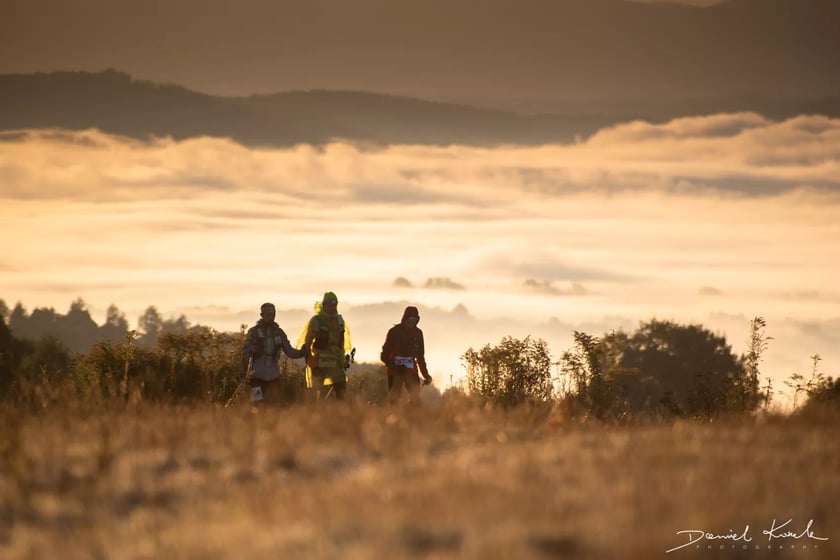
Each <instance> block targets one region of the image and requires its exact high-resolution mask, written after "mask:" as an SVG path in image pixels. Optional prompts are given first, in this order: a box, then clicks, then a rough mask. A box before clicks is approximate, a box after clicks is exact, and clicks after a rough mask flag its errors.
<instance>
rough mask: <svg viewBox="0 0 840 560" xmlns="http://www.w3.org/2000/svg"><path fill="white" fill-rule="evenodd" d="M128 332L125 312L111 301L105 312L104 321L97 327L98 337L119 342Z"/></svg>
mask: <svg viewBox="0 0 840 560" xmlns="http://www.w3.org/2000/svg"><path fill="white" fill-rule="evenodd" d="M127 334H128V320H126V318H125V313H123V312H122V311H120V310H119V309H118V308H117V306H116V305H114V304H113V303H112V304H111V305H109V306H108V310H107V311H106V312H105V323H104V324H103V325H102V326H101V327H99V338H100V339H101V340H107V341H110V342H121V341H123V340H125V337H126V335H127Z"/></svg>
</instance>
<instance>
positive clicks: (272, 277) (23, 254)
mask: <svg viewBox="0 0 840 560" xmlns="http://www.w3.org/2000/svg"><path fill="white" fill-rule="evenodd" d="M838 177H840V120H832V119H828V118H825V117H818V116H812V117H798V118H795V119H791V120H788V121H785V122H773V121H770V120H767V119H765V118H763V117H761V116H758V115H755V114H751V113H742V114H732V115H716V116H709V117H696V118H685V119H678V120H674V121H671V122H668V123H664V124H660V125H653V124H648V123H643V122H635V123H628V124H623V125H619V126H616V127H614V128H610V129H606V130H602V131H601V132H599V133H598V134H596V135H595V136H593V137H592V138H590V139H589V140H586V141H581V142H578V143H576V144H572V145H550V146H542V147H517V146H510V147H500V148H475V147H465V146H449V147H429V146H390V147H387V148H383V149H378V150H373V149H369V148H366V149H362V148H359V147H357V146H353V145H350V144H346V143H340V142H337V143H333V144H329V145H327V146H324V147H313V146H298V147H294V148H290V149H255V148H247V147H243V146H242V145H239V144H236V143H234V142H231V141H229V140H225V139H214V138H197V139H192V140H186V141H181V142H177V141H172V140H168V139H161V140H154V141H149V142H139V141H136V140H130V139H126V138H120V137H115V136H109V135H106V134H103V133H100V132H97V131H86V132H67V131H52V132H50V131H37V132H36V131H22V132H17V133H9V132H7V133H2V138H0V204H2V208H3V213H2V219H0V239H2V241H1V242H0V298H3V299H5V300H6V302H7V304H9V305H10V306H11V305H14V303H15V302H16V301H22V302H23V303H24V305H25V306H26V307H27V308H28V309H29V310H30V311H31V309H32V308H33V307H36V306H53V307H55V308H56V309H57V310H58V311H61V312H64V311H66V309H67V308H68V307H69V305H70V302H71V301H72V300H74V299H75V298H77V297H82V298H83V299H84V300H85V301H86V302H87V303H88V305H89V307H90V308H91V310H92V312H93V316H94V319H95V320H97V321H98V322H100V323H101V322H102V321H103V320H104V316H105V309H106V308H107V306H108V305H109V304H111V303H114V304H116V305H117V306H118V307H120V309H122V310H123V311H125V312H126V314H127V316H128V318H129V320H130V322H131V324H132V326H134V325H136V319H137V317H138V316H139V315H140V313H142V311H143V309H145V307H147V306H148V305H156V306H157V307H158V309H159V310H160V311H161V312H162V314H163V315H164V316H165V317H170V316H177V315H179V314H181V313H185V314H186V315H187V317H188V318H189V319H190V320H192V322H193V323H195V322H200V323H202V324H206V325H210V326H213V327H216V328H218V329H223V330H236V329H238V328H239V325H240V324H242V323H251V322H252V321H254V320H255V319H256V318H257V314H258V311H257V310H258V307H259V305H260V304H261V303H262V302H263V301H272V302H274V303H276V304H277V306H278V321H279V322H280V324H281V326H283V327H284V328H285V329H286V330H287V331H289V332H290V333H293V334H297V331H298V329H299V328H300V325H301V324H302V320H303V318H304V317H305V316H306V314H307V313H308V311H309V310H310V309H311V307H312V304H313V303H314V301H315V300H316V299H318V298H319V297H320V295H321V294H322V293H323V292H324V291H327V290H331V291H335V292H336V293H337V294H338V295H339V298H340V300H341V303H340V309H341V311H342V312H343V313H344V315H345V317H346V318H347V320H348V323H349V325H350V327H351V329H353V336H354V341H355V343H356V346H357V347H358V349H359V354H358V356H359V358H360V359H361V360H371V361H373V360H376V359H378V353H379V349H380V347H381V344H382V340H384V333H385V331H386V330H387V328H388V327H389V326H390V325H391V324H392V323H395V322H397V321H398V320H399V316H400V312H401V309H402V305H404V304H405V303H406V302H410V303H412V304H418V305H419V306H420V308H421V315H423V320H422V321H421V327H422V328H424V330H425V332H426V337H427V341H428V342H427V346H428V347H429V363H430V368H431V371H432V372H433V374H434V375H435V376H436V378H437V379H438V381H439V382H443V381H447V380H448V377H449V375H450V374H453V375H456V376H457V375H460V370H459V361H458V357H459V356H460V354H461V353H463V351H464V350H466V348H467V347H469V346H483V345H484V344H486V343H493V344H495V343H496V342H498V340H499V339H500V338H501V337H502V336H505V335H512V336H516V337H524V336H527V335H532V336H539V337H542V338H544V339H546V340H547V342H548V343H549V347H550V349H551V350H552V351H553V353H554V354H555V357H557V356H559V355H560V353H561V352H562V351H563V350H565V349H567V348H569V347H570V346H571V344H572V339H571V334H572V331H573V330H574V329H578V330H585V331H586V332H589V333H590V334H594V335H601V334H603V333H605V332H608V331H610V330H613V329H618V328H624V329H625V330H628V329H629V330H632V329H634V328H635V327H636V326H637V325H638V322H639V321H643V320H648V319H651V318H654V317H656V318H659V319H672V320H675V321H678V322H682V323H687V322H695V323H701V324H703V325H704V326H706V327H708V328H711V329H712V330H715V331H718V332H721V333H723V334H725V335H726V337H727V340H728V341H729V342H730V344H732V346H733V349H734V350H735V351H736V352H739V353H740V352H743V351H744V350H745V345H746V340H747V334H748V333H747V325H748V322H749V320H750V319H751V318H752V317H754V316H763V317H765V318H766V319H767V321H768V328H767V334H768V335H770V336H772V337H774V340H773V341H771V343H770V348H769V350H768V353H767V355H766V360H765V362H764V364H763V370H764V371H765V373H766V374H768V375H772V376H774V377H775V378H776V379H777V382H779V385H780V380H781V379H783V378H785V377H787V376H788V375H789V374H790V373H792V372H793V371H799V372H801V373H807V372H808V370H809V368H810V365H809V364H810V360H809V357H810V356H811V355H813V354H820V355H822V357H823V359H824V360H823V362H822V364H823V366H824V369H825V370H827V371H826V373H828V374H834V375H836V374H837V373H838V367H840V350H838V349H840V344H838V343H840V287H838V284H837V278H840V264H838V263H840V243H838V241H840V221H838V220H837V216H838V215H840V179H838ZM399 277H402V278H405V279H407V280H408V281H409V283H410V286H394V281H395V279H397V278H399ZM429 279H443V280H432V281H431V282H429ZM446 279H448V280H446ZM461 288H462V289H461ZM459 306H463V308H462V307H459ZM464 308H466V311H465V310H464ZM354 316H355V321H354Z"/></svg>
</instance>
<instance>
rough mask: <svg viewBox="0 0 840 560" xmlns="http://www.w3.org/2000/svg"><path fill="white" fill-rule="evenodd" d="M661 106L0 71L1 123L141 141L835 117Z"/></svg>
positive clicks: (568, 138) (521, 131)
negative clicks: (471, 100)
mask: <svg viewBox="0 0 840 560" xmlns="http://www.w3.org/2000/svg"><path fill="white" fill-rule="evenodd" d="M704 103H705V104H704ZM660 109H661V110H658V111H647V112H645V111H644V110H638V109H636V110H621V109H620V108H619V109H616V108H610V107H605V109H604V111H602V112H599V113H574V112H570V113H567V114H519V113H514V112H509V111H503V110H499V109H485V108H477V107H473V106H467V105H461V104H455V103H448V102H443V101H434V100H424V99H420V98H411V97H403V96H397V95H391V94H381V93H374V92H362V91H339V90H319V89H313V90H293V91H285V92H277V93H273V94H255V95H249V96H213V95H209V94H204V93H200V92H195V91H192V90H190V89H187V88H185V87H183V86H180V85H177V84H158V83H155V82H151V81H148V80H137V79H134V78H132V77H131V76H130V75H129V74H126V73H124V72H119V71H116V70H106V71H103V72H98V73H90V72H55V73H36V74H17V75H0V130H19V129H33V128H64V129H70V130H81V129H89V128H97V129H100V130H102V131H104V132H107V133H113V134H120V135H124V136H128V137H132V138H139V139H146V138H149V137H151V136H156V137H167V136H168V137H172V138H174V139H185V138H192V137H198V136H216V137H226V138H231V139H233V140H235V141H237V142H240V143H242V144H244V145H249V146H261V145H266V146H289V145H294V144H299V143H309V144H324V143H327V142H331V141H334V140H349V141H355V142H363V143H364V142H366V143H373V144H438V145H446V144H468V145H480V146H492V145H499V144H524V145H535V144H546V143H567V142H572V141H575V140H576V139H578V138H585V137H587V136H588V135H590V134H592V133H594V132H596V131H597V130H599V129H601V128H603V127H605V126H610V125H614V124H618V123H621V122H626V121H629V120H635V119H645V120H649V121H651V122H662V121H666V120H670V119H672V118H677V117H681V116H691V115H702V114H710V113H720V112H739V111H754V112H758V113H761V114H764V115H765V116H768V117H770V118H777V119H781V118H787V117H791V116H795V115H797V114H801V113H821V114H826V115H828V116H840V98H825V99H822V100H820V99H812V100H809V101H802V100H773V99H772V98H752V99H743V100H740V101H739V100H737V99H734V100H720V101H715V100H711V101H706V102H699V103H695V104H694V106H693V107H692V106H690V104H689V106H686V107H680V106H676V107H671V108H668V107H664V108H660Z"/></svg>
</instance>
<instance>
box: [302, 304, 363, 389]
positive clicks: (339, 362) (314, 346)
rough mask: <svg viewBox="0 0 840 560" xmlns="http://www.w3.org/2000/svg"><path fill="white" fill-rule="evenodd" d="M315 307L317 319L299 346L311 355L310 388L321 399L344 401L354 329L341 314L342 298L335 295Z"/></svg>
mask: <svg viewBox="0 0 840 560" xmlns="http://www.w3.org/2000/svg"><path fill="white" fill-rule="evenodd" d="M320 304H321V305H320V309H318V304H316V305H315V315H313V316H312V318H311V319H309V322H308V323H307V324H306V326H305V327H304V329H303V332H301V335H300V337H299V338H298V341H297V342H298V345H299V346H301V348H302V349H303V348H306V349H308V351H309V356H308V357H307V359H306V366H307V367H306V386H307V387H309V388H310V389H313V390H314V391H316V395H317V398H319V399H324V398H327V397H328V396H331V395H332V396H334V397H335V398H337V399H343V398H344V394H345V392H346V389H347V371H346V370H347V367H348V366H349V363H348V362H349V360H350V359H351V349H352V348H353V343H352V341H351V339H350V329H349V328H348V327H347V323H346V322H345V321H344V318H343V317H342V316H341V315H340V314H339V313H338V297H337V296H336V295H335V294H334V293H333V292H327V293H325V294H324V298H323V299H322V300H321V302H320Z"/></svg>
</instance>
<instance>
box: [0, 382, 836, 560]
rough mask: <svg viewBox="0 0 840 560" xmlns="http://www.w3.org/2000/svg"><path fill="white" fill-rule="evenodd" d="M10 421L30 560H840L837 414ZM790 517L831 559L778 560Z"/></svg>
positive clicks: (3, 441)
mask: <svg viewBox="0 0 840 560" xmlns="http://www.w3.org/2000/svg"><path fill="white" fill-rule="evenodd" d="M0 420H2V427H0V558H4V559H10V560H12V559H42V558H67V559H71V560H72V559H89V558H108V559H152V558H155V559H157V558H173V559H228V558H231V559H233V558H236V559H239V558H253V559H262V558H265V559H272V560H274V559H278V558H331V559H332V558H414V557H426V558H482V559H488V558H489V559H492V558H605V559H615V558H622V559H623V558H626V559H649V558H688V557H690V558H714V559H723V558H725V559H730V558H756V559H757V558H780V559H786V558H791V559H809V560H810V559H830V558H838V557H840V545H838V543H840V507H838V504H840V438H838V437H837V435H836V430H835V426H836V425H837V421H838V420H840V418H838V416H837V415H836V414H827V415H825V416H820V415H818V414H812V415H811V416H809V417H805V416H801V417H790V418H783V417H772V416H759V417H742V418H740V419H731V420H725V419H724V420H718V421H715V422H694V421H676V422H669V423H654V422H648V423H645V422H637V423H631V424H627V425H622V426H616V425H607V424H601V423H597V422H591V421H589V422H585V421H575V420H570V419H569V418H567V416H566V415H564V414H563V412H562V409H560V408H557V409H551V408H547V407H534V406H531V407H524V406H523V407H517V408H512V409H507V410H504V409H492V408H488V407H484V406H480V405H479V404H477V403H475V402H474V401H471V400H469V399H466V398H463V397H461V396H459V395H457V394H454V395H452V396H450V397H449V398H445V399H443V400H440V401H438V402H437V403H435V404H431V403H427V404H426V405H425V406H422V407H419V408H410V407H395V408H387V407H371V406H366V405H361V404H356V403H354V402H348V403H336V402H332V403H325V404H322V405H320V406H302V405H295V406H291V407H285V408H280V407H277V408H272V407H263V408H260V409H257V410H252V409H251V407H250V406H249V405H248V404H246V403H238V404H237V405H235V406H233V407H231V408H224V407H221V406H212V405H204V404H203V405H191V406H179V405H172V404H170V405H166V404H152V403H147V402H138V403H128V404H126V403H124V402H122V401H120V402H119V403H115V402H113V401H109V402H106V403H104V404H102V403H100V404H97V405H96V406H84V405H72V404H69V403H67V404H65V405H60V404H56V403H54V402H53V403H50V404H48V405H47V406H44V407H41V408H37V407H31V406H26V407H20V408H12V407H6V408H4V409H3V410H2V412H0ZM788 518H792V519H793V521H792V525H793V526H794V527H796V530H797V532H799V531H801V530H803V529H804V528H805V525H806V524H807V523H808V521H809V520H810V519H813V520H814V525H813V531H814V533H815V536H819V537H828V538H829V539H830V540H828V541H817V540H814V539H809V538H807V537H804V538H802V539H798V540H797V539H792V538H788V539H779V540H777V541H774V542H773V543H771V544H772V548H771V549H767V548H766V547H767V544H768V543H767V538H768V537H767V536H763V535H762V534H761V531H762V529H766V528H768V527H769V526H770V524H771V522H772V521H773V519H776V520H779V521H782V520H787V519H788ZM747 524H748V525H749V526H750V536H751V538H752V540H751V541H750V542H749V543H744V542H743V541H738V542H735V543H733V542H732V541H714V542H712V541H703V542H702V546H701V548H700V549H699V550H698V549H697V548H695V547H686V548H684V549H681V550H677V551H674V552H672V553H670V554H666V553H665V551H666V550H668V549H670V548H673V547H675V546H678V545H679V544H683V543H684V542H685V541H686V537H685V536H680V535H677V532H678V531H681V530H694V529H701V530H706V531H710V532H713V533H715V534H724V533H727V532H730V531H735V532H738V533H741V532H743V531H744V528H745V526H746V525H747ZM721 542H724V543H725V544H724V545H721ZM745 544H746V545H748V546H747V549H746V550H745V549H744V548H743V547H744V545H745ZM709 545H713V549H712V550H709V549H708V548H707V546H709ZM780 545H781V546H782V547H783V548H779V546H780ZM720 546H724V548H723V549H720ZM756 546H759V547H760V548H759V549H756V548H755V547H756ZM792 547H793V548H792ZM803 547H807V548H803Z"/></svg>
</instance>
